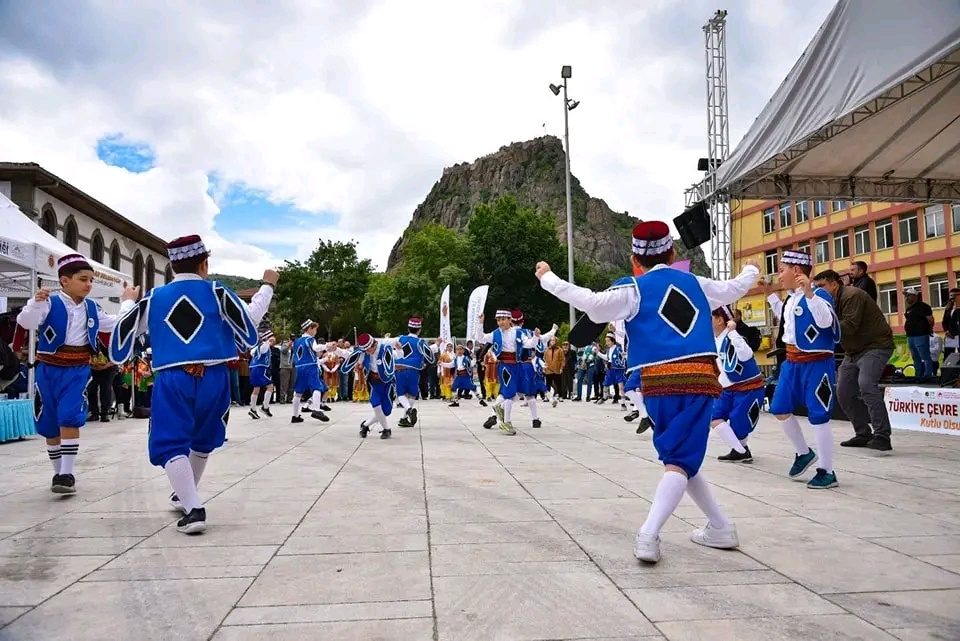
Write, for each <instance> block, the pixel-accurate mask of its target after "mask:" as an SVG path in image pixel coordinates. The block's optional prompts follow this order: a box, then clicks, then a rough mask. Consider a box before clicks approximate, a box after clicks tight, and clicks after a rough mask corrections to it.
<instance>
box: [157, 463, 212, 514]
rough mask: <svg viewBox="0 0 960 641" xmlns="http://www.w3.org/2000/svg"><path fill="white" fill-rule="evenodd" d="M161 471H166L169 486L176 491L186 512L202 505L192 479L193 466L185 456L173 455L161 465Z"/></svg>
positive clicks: (195, 484)
mask: <svg viewBox="0 0 960 641" xmlns="http://www.w3.org/2000/svg"><path fill="white" fill-rule="evenodd" d="M163 471H164V472H166V473H167V478H168V479H169V480H170V487H172V488H173V491H174V492H176V493H177V498H179V499H180V504H181V505H183V511H184V512H185V513H186V514H189V513H190V510H192V509H194V508H198V507H203V505H202V504H201V503H200V495H199V494H198V493H197V483H196V481H194V480H193V468H192V467H191V466H190V461H189V460H188V459H187V457H186V456H175V457H173V458H172V459H170V460H169V461H167V464H166V465H164V466H163Z"/></svg>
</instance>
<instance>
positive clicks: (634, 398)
mask: <svg viewBox="0 0 960 641" xmlns="http://www.w3.org/2000/svg"><path fill="white" fill-rule="evenodd" d="M623 395H624V396H626V397H627V398H629V399H630V402H631V403H633V408H634V409H635V410H637V411H638V412H640V416H646V415H647V408H646V407H644V405H643V394H641V393H640V390H636V389H635V390H630V391H629V392H624V393H623Z"/></svg>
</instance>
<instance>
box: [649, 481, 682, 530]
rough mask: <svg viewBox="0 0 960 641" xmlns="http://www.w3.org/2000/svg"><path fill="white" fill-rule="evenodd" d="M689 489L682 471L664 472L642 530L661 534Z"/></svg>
mask: <svg viewBox="0 0 960 641" xmlns="http://www.w3.org/2000/svg"><path fill="white" fill-rule="evenodd" d="M686 489H687V477H686V476H684V475H683V474H681V473H680V472H674V471H673V470H668V471H666V472H664V473H663V478H662V479H660V484H659V485H657V493H656V494H654V495H653V505H651V506H650V512H649V513H648V514H647V520H646V521H644V522H643V525H642V526H641V527H640V531H641V532H643V533H644V534H648V535H650V536H660V530H662V529H663V525H664V524H665V523H666V522H667V519H669V518H670V515H671V514H673V511H674V510H676V509H677V506H678V505H679V504H680V499H682V498H683V493H684V492H685V491H686Z"/></svg>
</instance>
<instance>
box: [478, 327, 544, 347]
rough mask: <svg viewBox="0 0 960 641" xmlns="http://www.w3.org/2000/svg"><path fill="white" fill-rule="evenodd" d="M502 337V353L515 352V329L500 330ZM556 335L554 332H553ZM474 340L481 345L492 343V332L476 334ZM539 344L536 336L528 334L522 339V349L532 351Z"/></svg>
mask: <svg viewBox="0 0 960 641" xmlns="http://www.w3.org/2000/svg"><path fill="white" fill-rule="evenodd" d="M494 331H496V330H494ZM500 332H501V334H502V337H503V345H502V346H501V348H502V351H504V352H510V353H513V352H516V351H517V349H516V345H517V328H516V327H511V328H509V329H501V330H500ZM554 333H556V332H554ZM476 340H478V341H480V342H482V343H492V342H493V332H486V333H483V334H478V335H477V337H476ZM539 343H540V337H539V336H537V335H536V334H532V333H531V334H530V335H529V336H526V337H524V339H523V348H524V349H534V348H535V347H536V346H537V345H538V344H539Z"/></svg>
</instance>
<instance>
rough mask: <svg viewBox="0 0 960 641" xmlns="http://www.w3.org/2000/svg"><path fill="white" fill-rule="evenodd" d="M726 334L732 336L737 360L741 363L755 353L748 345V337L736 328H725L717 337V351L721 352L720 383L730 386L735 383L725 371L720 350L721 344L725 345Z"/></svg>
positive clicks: (719, 357) (731, 340) (719, 358)
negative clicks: (744, 336)
mask: <svg viewBox="0 0 960 641" xmlns="http://www.w3.org/2000/svg"><path fill="white" fill-rule="evenodd" d="M726 336H729V337H730V343H732V344H733V349H734V351H735V352H736V353H737V360H739V361H740V362H741V363H742V362H744V361H748V360H750V359H751V358H753V357H754V355H753V350H752V349H750V346H749V345H747V341H746V339H744V338H743V336H741V335H740V333H739V332H737V330H735V329H725V330H723V332H721V333H720V335H719V336H717V337H716V341H717V353H718V354H720V356H718V357H717V366H718V367H719V369H720V385H722V386H723V387H730V386H731V385H732V384H733V383H731V382H730V379H729V378H728V377H727V373H726V372H724V371H723V354H722V353H721V352H720V346H721V345H723V339H724V338H725V337H726Z"/></svg>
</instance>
